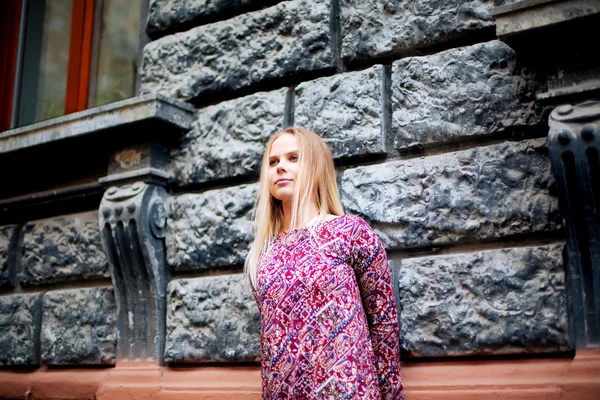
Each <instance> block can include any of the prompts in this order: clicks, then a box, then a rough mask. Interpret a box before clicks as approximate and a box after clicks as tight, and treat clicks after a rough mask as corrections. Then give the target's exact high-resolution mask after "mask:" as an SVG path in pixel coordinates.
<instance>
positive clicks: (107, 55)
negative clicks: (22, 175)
mask: <svg viewBox="0 0 600 400" xmlns="http://www.w3.org/2000/svg"><path fill="white" fill-rule="evenodd" d="M144 1H147V0H127V1H123V0H3V1H2V2H1V3H0V24H1V25H0V26H1V28H0V29H1V34H2V37H4V38H8V39H7V40H3V41H2V44H1V45H0V57H2V59H5V60H8V63H6V65H4V66H2V67H1V68H2V69H0V77H1V79H2V83H0V85H1V86H0V106H1V108H0V109H1V110H2V113H1V114H0V131H2V130H6V129H9V128H12V127H17V126H23V125H27V124H31V123H34V122H37V121H41V120H44V119H48V118H53V117H57V116H60V115H64V114H69V113H72V112H75V111H81V110H84V109H86V108H89V107H94V106H99V105H102V104H106V103H110V102H113V101H117V100H121V99H124V98H127V97H132V96H134V95H135V89H136V79H137V69H138V53H139V47H140V24H141V21H142V5H143V4H142V2H144Z"/></svg>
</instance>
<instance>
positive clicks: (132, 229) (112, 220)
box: [99, 182, 168, 363]
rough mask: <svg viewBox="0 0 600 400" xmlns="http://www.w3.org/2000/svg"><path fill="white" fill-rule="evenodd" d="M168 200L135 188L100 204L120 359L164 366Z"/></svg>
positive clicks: (155, 189)
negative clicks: (115, 312)
mask: <svg viewBox="0 0 600 400" xmlns="http://www.w3.org/2000/svg"><path fill="white" fill-rule="evenodd" d="M166 197H167V193H166V191H165V189H164V188H163V187H161V186H157V185H148V184H146V183H143V182H135V183H132V184H128V185H124V186H121V187H117V186H112V187H110V188H108V189H107V190H106V192H105V193H104V197H103V198H102V202H101V203H100V217H99V223H100V229H101V232H102V239H103V242H104V247H105V250H106V254H107V256H108V258H109V264H110V271H111V275H112V280H113V285H114V287H115V297H116V301H117V327H118V333H119V336H118V341H117V357H118V358H119V359H130V360H132V359H141V360H147V359H158V360H159V361H160V362H161V363H162V360H163V353H164V351H163V350H164V338H165V307H166V300H165V299H166V284H167V282H168V271H167V268H166V265H165V245H164V236H165V226H166V212H165V199H166Z"/></svg>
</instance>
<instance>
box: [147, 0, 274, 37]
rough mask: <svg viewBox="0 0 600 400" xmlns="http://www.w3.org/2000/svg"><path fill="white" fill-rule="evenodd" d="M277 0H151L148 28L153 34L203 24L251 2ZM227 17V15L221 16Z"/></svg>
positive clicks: (151, 34) (161, 33) (259, 4)
mask: <svg viewBox="0 0 600 400" xmlns="http://www.w3.org/2000/svg"><path fill="white" fill-rule="evenodd" d="M276 2H277V1H276V0H267V1H265V0H216V1H211V0H150V4H149V5H148V21H147V23H146V32H147V33H148V35H150V36H152V37H158V36H163V35H165V34H167V33H172V32H174V31H181V30H186V29H188V28H190V27H191V26H192V25H200V24H203V23H206V22H207V21H210V20H212V19H215V18H220V17H221V16H223V15H231V13H238V12H241V11H243V10H244V9H246V8H247V7H249V6H262V5H264V4H272V3H276ZM221 19H223V18H221Z"/></svg>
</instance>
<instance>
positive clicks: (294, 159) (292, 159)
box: [290, 155, 298, 161]
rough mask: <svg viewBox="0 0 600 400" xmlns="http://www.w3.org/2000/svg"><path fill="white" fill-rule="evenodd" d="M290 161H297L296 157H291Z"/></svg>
mask: <svg viewBox="0 0 600 400" xmlns="http://www.w3.org/2000/svg"><path fill="white" fill-rule="evenodd" d="M290 161H298V156H297V155H293V156H291V157H290Z"/></svg>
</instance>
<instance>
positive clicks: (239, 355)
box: [165, 274, 260, 363]
mask: <svg viewBox="0 0 600 400" xmlns="http://www.w3.org/2000/svg"><path fill="white" fill-rule="evenodd" d="M167 331H168V332H167V342H166V349H165V360H166V361H167V362H186V363H187V362H220V361H226V362H231V361H258V360H259V357H260V336H259V332H260V315H259V312H258V308H257V307H256V302H255V301H254V298H253V297H252V294H251V291H250V285H249V283H248V278H247V276H246V275H244V274H239V275H228V276H213V277H206V278H199V279H181V280H176V281H171V283H169V287H168V308H167Z"/></svg>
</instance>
